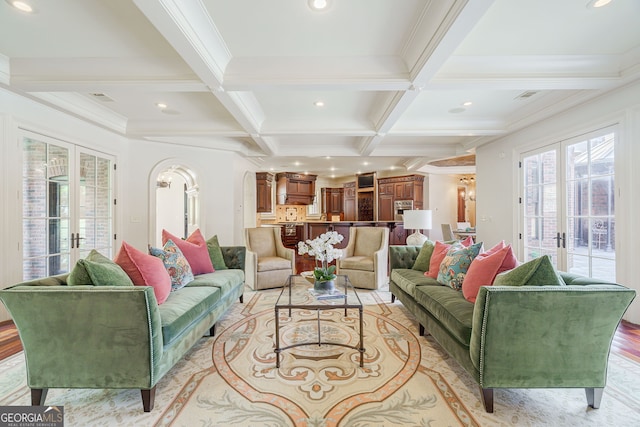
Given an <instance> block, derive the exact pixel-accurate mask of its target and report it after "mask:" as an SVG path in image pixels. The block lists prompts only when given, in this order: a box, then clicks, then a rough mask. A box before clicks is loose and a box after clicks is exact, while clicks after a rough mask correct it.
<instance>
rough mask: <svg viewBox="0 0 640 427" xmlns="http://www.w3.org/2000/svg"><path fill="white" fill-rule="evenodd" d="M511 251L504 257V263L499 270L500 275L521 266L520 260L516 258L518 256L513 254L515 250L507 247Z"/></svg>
mask: <svg viewBox="0 0 640 427" xmlns="http://www.w3.org/2000/svg"><path fill="white" fill-rule="evenodd" d="M507 247H508V248H509V251H508V252H507V256H506V257H504V261H502V265H501V266H500V268H499V269H498V274H500V273H503V272H505V271H509V270H513V269H514V268H516V267H517V266H519V265H520V263H519V262H518V259H517V258H516V254H514V253H513V248H512V247H511V245H509V246H507Z"/></svg>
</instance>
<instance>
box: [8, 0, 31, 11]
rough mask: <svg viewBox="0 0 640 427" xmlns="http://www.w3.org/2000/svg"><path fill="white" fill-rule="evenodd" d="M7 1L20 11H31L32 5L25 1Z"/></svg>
mask: <svg viewBox="0 0 640 427" xmlns="http://www.w3.org/2000/svg"><path fill="white" fill-rule="evenodd" d="M7 3H9V4H10V5H11V6H13V7H15V8H16V9H18V10H20V11H22V12H27V13H31V12H33V7H32V6H31V5H30V4H29V3H27V2H26V1H19V0H7Z"/></svg>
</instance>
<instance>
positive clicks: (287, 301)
mask: <svg viewBox="0 0 640 427" xmlns="http://www.w3.org/2000/svg"><path fill="white" fill-rule="evenodd" d="M335 283H336V286H335V289H336V291H337V293H338V294H339V295H340V296H336V295H330V296H329V295H326V294H319V295H316V293H315V292H312V291H313V284H311V283H310V282H309V281H307V279H305V278H304V277H302V276H299V275H291V276H289V278H288V279H287V283H286V284H285V286H284V288H282V292H281V293H280V296H279V297H278V300H277V301H276V305H275V314H276V319H275V320H276V321H275V325H276V334H275V335H276V347H275V353H276V368H279V367H280V353H281V352H282V351H283V350H286V349H288V348H292V347H299V346H304V345H313V344H316V345H318V346H321V345H323V344H325V345H339V346H343V347H348V348H352V349H354V350H358V352H360V367H361V368H362V367H363V357H364V352H365V349H364V340H363V332H362V311H363V307H362V302H361V301H360V297H359V296H358V294H357V293H356V290H355V289H354V288H353V286H351V282H349V277H348V276H343V275H339V276H338V277H337V278H336V280H335ZM295 309H302V310H316V312H317V316H316V317H317V329H318V339H317V340H316V341H312V342H296V343H295V344H291V345H288V346H285V347H280V332H281V331H280V311H281V310H285V311H286V310H288V315H289V317H291V310H295ZM335 309H343V310H344V315H345V316H347V310H349V309H357V310H358V325H359V336H360V340H359V342H358V345H355V346H352V345H349V344H344V343H338V342H324V341H322V336H321V328H320V321H321V319H320V311H321V310H335ZM285 315H286V313H285Z"/></svg>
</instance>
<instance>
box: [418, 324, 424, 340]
mask: <svg viewBox="0 0 640 427" xmlns="http://www.w3.org/2000/svg"><path fill="white" fill-rule="evenodd" d="M418 329H419V332H418V335H419V336H421V337H423V336H424V326H422V324H421V323H418Z"/></svg>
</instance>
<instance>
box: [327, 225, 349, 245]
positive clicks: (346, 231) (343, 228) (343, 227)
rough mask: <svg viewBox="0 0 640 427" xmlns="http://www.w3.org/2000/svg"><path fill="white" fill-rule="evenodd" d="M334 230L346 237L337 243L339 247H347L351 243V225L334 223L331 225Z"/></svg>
mask: <svg viewBox="0 0 640 427" xmlns="http://www.w3.org/2000/svg"><path fill="white" fill-rule="evenodd" d="M329 228H330V229H331V230H332V231H337V232H338V233H339V234H342V237H344V239H343V240H342V242H340V243H338V244H336V245H335V247H336V248H338V249H344V248H346V247H347V243H349V225H348V224H332V225H330V226H329Z"/></svg>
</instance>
